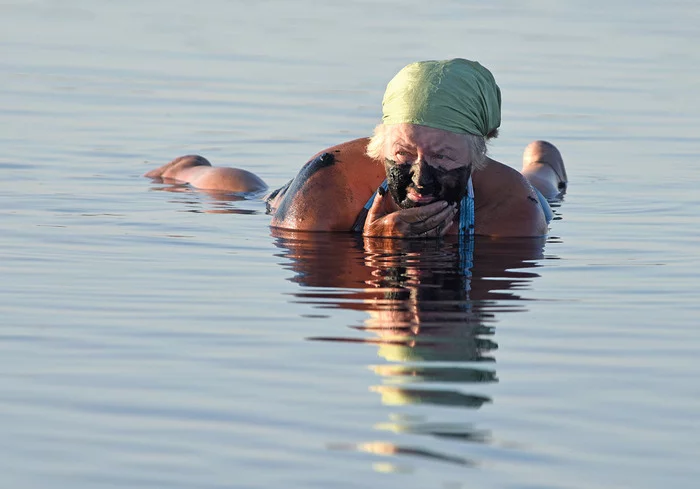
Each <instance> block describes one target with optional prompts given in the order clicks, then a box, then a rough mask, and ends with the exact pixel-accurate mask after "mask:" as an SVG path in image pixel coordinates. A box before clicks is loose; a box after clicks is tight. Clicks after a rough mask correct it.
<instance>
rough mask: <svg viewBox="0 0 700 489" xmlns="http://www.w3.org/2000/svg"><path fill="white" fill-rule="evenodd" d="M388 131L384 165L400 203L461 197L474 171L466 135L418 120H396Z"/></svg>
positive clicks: (458, 198)
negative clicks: (416, 122) (416, 121)
mask: <svg viewBox="0 0 700 489" xmlns="http://www.w3.org/2000/svg"><path fill="white" fill-rule="evenodd" d="M386 131H387V133H386V139H385V143H384V144H385V146H384V168H385V170H386V176H387V181H388V184H389V192H390V193H391V196H392V197H393V198H394V201H395V202H396V204H397V205H398V206H399V207H402V208H404V209H408V208H410V207H416V206H420V205H426V204H429V203H431V202H435V201H438V200H445V201H447V202H448V203H450V204H452V203H455V202H459V201H460V200H462V197H464V194H465V192H466V187H467V181H468V180H469V175H470V173H471V161H470V160H469V154H470V152H469V147H468V143H467V139H466V138H465V137H463V136H462V135H460V134H455V133H452V132H449V131H444V130H442V129H433V128H432V127H427V126H418V125H415V124H396V125H392V126H388V127H387V128H386Z"/></svg>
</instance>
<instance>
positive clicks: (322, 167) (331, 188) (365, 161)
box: [272, 138, 384, 231]
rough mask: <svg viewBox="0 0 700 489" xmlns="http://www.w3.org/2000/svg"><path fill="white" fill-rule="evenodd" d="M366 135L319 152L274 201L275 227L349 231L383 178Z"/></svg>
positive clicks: (273, 221) (382, 170)
mask: <svg viewBox="0 0 700 489" xmlns="http://www.w3.org/2000/svg"><path fill="white" fill-rule="evenodd" d="M367 142H368V139H367V138H361V139H354V140H352V141H347V142H345V143H341V144H338V145H336V146H331V147H329V148H326V149H324V150H323V151H320V152H318V153H316V155H314V156H313V157H312V158H311V159H310V160H309V161H308V162H307V163H306V164H305V165H304V166H302V168H301V169H300V170H299V172H298V173H297V175H296V176H295V177H294V179H293V180H292V182H290V184H289V185H288V186H287V188H286V190H285V191H284V194H281V195H278V196H277V197H276V198H275V202H274V206H273V207H274V208H275V209H274V212H273V216H272V226H274V227H280V228H287V229H297V230H307V231H349V230H350V228H351V227H352V225H353V223H354V220H355V218H356V217H357V215H358V213H359V212H360V210H362V208H363V206H364V204H365V202H366V201H367V199H369V198H370V197H371V196H372V194H373V193H374V191H375V190H376V189H377V187H378V186H379V185H380V184H381V182H382V181H383V179H384V169H383V168H382V165H381V164H379V163H378V162H377V161H375V160H372V159H371V158H370V157H369V156H367V155H366V153H365V151H366V147H367Z"/></svg>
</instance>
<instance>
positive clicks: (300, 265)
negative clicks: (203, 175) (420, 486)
mask: <svg viewBox="0 0 700 489" xmlns="http://www.w3.org/2000/svg"><path fill="white" fill-rule="evenodd" d="M273 235H274V236H275V237H276V244H277V246H278V247H279V248H280V249H281V250H282V253H281V254H280V256H282V257H284V258H286V259H288V260H289V261H288V262H287V263H288V266H289V268H290V269H291V270H293V271H294V276H293V278H292V280H293V281H295V282H297V283H299V284H300V285H301V289H300V290H299V291H298V292H297V293H296V294H295V297H296V300H298V301H300V302H303V303H307V304H314V305H316V306H317V307H319V308H324V309H333V308H342V309H352V310H361V311H365V312H366V314H367V317H366V318H365V320H364V321H363V323H362V324H360V325H349V327H348V329H347V330H346V331H332V332H329V335H328V336H319V337H313V338H309V340H313V341H336V342H347V343H364V344H368V345H375V346H376V348H377V355H378V357H379V358H380V359H383V360H384V362H383V363H378V364H376V365H370V366H369V368H370V369H371V370H372V371H373V372H374V373H376V374H377V376H378V378H379V379H378V380H379V382H378V383H377V385H371V386H369V389H370V391H371V392H376V393H377V394H378V395H379V396H380V398H381V402H382V404H384V405H385V406H391V407H392V409H405V408H407V407H408V406H417V405H421V406H423V407H424V408H427V409H428V412H429V413H430V415H431V416H440V417H441V419H440V420H439V421H437V422H435V421H428V420H426V419H425V417H424V416H419V417H415V416H406V415H405V414H401V413H390V414H389V421H388V422H379V423H376V424H375V425H374V429H375V430H377V431H381V432H385V433H391V434H393V435H395V436H399V437H402V439H403V438H405V437H408V436H413V435H417V436H426V435H427V436H431V437H435V438H440V439H446V440H452V441H458V442H467V443H488V442H489V439H490V433H489V431H488V430H483V429H477V428H475V427H474V426H472V425H471V424H465V423H464V422H463V419H464V416H463V415H461V416H460V419H461V421H459V422H451V421H449V417H444V418H442V416H443V415H444V414H445V413H449V412H450V410H465V409H467V410H472V409H479V408H481V407H482V406H484V405H485V404H488V403H490V402H492V399H491V397H489V396H488V395H486V394H485V393H484V392H483V390H485V389H483V388H480V387H479V386H485V385H486V384H489V383H495V382H498V377H497V375H496V370H495V361H496V360H495V356H494V353H495V351H496V349H497V348H498V345H497V344H496V342H495V341H494V334H495V329H494V324H495V322H496V320H497V316H498V314H503V313H506V312H518V311H524V310H525V306H524V302H522V300H521V298H520V297H519V296H518V294H517V293H516V291H517V290H519V289H523V288H525V287H527V286H528V285H529V283H530V282H531V280H532V279H533V278H534V277H537V274H536V273H535V272H534V271H533V270H532V269H533V268H535V267H537V263H536V260H539V259H541V258H542V257H543V255H542V251H543V246H544V240H533V239H527V240H494V239H488V238H476V239H475V240H474V241H472V242H468V243H460V242H459V241H458V240H457V239H446V240H444V241H435V240H425V241H423V240H405V241H404V240H393V239H368V238H364V239H363V238H360V237H356V236H351V235H331V234H328V233H315V234H314V233H298V232H285V231H280V230H274V231H273ZM287 263H285V265H287ZM505 301H507V302H505ZM358 332H359V333H360V334H362V335H363V336H361V337H358V335H357V334H358ZM480 391H481V392H480ZM424 411H425V409H424ZM329 448H331V449H342V450H355V451H361V452H367V453H373V454H381V455H413V456H419V457H422V458H428V459H433V460H440V461H444V462H449V463H454V464H459V465H465V466H471V465H473V464H474V463H473V462H472V461H471V460H469V459H468V458H466V457H463V456H462V455H455V454H449V453H442V452H440V451H435V450H431V449H428V448H425V447H416V446H414V444H404V443H403V442H401V443H393V442H389V441H371V442H361V443H342V444H331V445H329ZM380 467H384V469H386V468H387V466H386V464H384V465H381V466H380ZM392 467H393V466H392ZM384 469H381V470H384Z"/></svg>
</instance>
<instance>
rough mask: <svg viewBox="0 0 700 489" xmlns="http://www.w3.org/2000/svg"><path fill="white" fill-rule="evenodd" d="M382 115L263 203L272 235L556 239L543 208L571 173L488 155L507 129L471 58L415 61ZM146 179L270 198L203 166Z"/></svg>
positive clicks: (244, 179) (198, 160)
mask: <svg viewBox="0 0 700 489" xmlns="http://www.w3.org/2000/svg"><path fill="white" fill-rule="evenodd" d="M382 109H383V118H382V123H381V124H379V125H378V126H377V127H376V128H375V130H374V135H373V136H372V137H371V138H363V139H356V140H354V141H349V142H346V143H342V144H340V145H338V146H334V147H332V148H328V149H326V150H324V151H322V152H321V153H319V154H317V155H316V156H314V157H313V158H312V159H311V160H310V161H309V162H308V163H306V165H304V167H302V169H301V170H300V171H299V173H298V174H297V176H296V177H295V178H294V179H293V180H291V181H290V182H289V183H288V184H287V185H285V186H284V187H282V188H281V189H278V190H275V191H274V192H272V193H271V194H269V195H268V196H267V197H266V199H267V202H268V205H269V208H270V213H271V215H272V222H271V225H272V226H273V227H278V228H285V229H291V230H297V231H355V232H358V233H362V234H363V235H364V236H376V237H397V238H434V237H440V236H444V235H447V234H459V235H463V236H468V235H474V234H478V235H486V236H502V237H509V236H510V237H513V236H521V237H524V236H543V235H545V234H546V233H547V224H548V221H549V219H550V218H551V210H550V209H549V206H548V204H547V201H546V199H553V198H557V197H559V196H561V195H562V194H563V193H564V191H565V190H566V186H567V183H568V182H567V177H566V170H565V168H564V163H563V161H562V158H561V155H560V153H559V151H558V150H557V148H556V147H554V146H553V145H552V144H550V143H547V142H545V141H535V142H533V143H531V144H530V145H529V146H528V147H527V148H526V149H525V153H524V155H523V168H522V173H520V172H517V171H516V170H514V169H512V168H510V167H509V166H507V165H504V164H502V163H499V162H497V161H495V160H493V159H491V158H489V157H488V156H486V142H487V141H488V140H489V139H491V138H494V137H496V136H497V135H498V127H499V126H500V124H501V92H500V89H499V88H498V85H496V82H495V80H494V78H493V75H492V74H491V72H490V71H489V70H487V69H486V68H484V67H483V66H482V65H480V64H479V63H477V62H474V61H468V60H465V59H451V60H446V61H422V62H418V63H412V64H410V65H408V66H406V67H405V68H403V69H402V70H401V71H400V72H399V73H398V74H397V75H396V76H395V77H394V78H393V79H392V80H391V81H390V82H389V84H388V86H387V89H386V92H385V94H384V99H383V101H382ZM145 176H146V177H150V178H155V179H161V180H163V181H174V182H185V183H189V184H190V185H192V186H194V187H196V188H200V189H207V190H215V191H222V192H232V193H234V192H236V193H238V192H240V193H244V192H256V191H262V190H264V189H266V188H267V186H266V185H265V182H263V181H262V180H261V179H260V178H259V177H257V176H256V175H254V174H253V173H250V172H248V171H246V170H242V169H238V168H224V167H213V166H211V164H210V163H209V162H208V161H207V160H206V159H205V158H202V157H201V156H183V157H180V158H177V159H175V160H173V161H172V162H170V163H168V164H167V165H164V166H162V167H161V168H158V169H156V170H153V171H151V172H148V173H147V174H146V175H145Z"/></svg>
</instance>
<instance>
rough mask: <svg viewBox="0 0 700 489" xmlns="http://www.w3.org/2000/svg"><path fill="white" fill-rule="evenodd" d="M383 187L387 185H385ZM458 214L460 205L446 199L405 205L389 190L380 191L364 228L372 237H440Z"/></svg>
mask: <svg viewBox="0 0 700 489" xmlns="http://www.w3.org/2000/svg"><path fill="white" fill-rule="evenodd" d="M382 190H383V189H382ZM456 215H457V206H456V205H454V204H453V205H449V204H448V203H447V202H445V201H444V200H440V201H437V202H431V203H430V204H427V205H424V206H420V207H412V208H410V209H401V208H400V207H398V206H397V205H396V204H395V203H394V201H393V199H392V198H391V196H390V195H387V194H386V192H382V191H380V192H378V193H377V195H376V196H375V198H374V202H373V204H372V207H371V208H370V210H369V212H368V213H367V219H366V220H365V226H364V229H363V232H362V235H363V236H368V237H389V238H437V237H440V236H444V235H445V233H447V230H448V229H449V228H450V226H451V225H452V222H453V221H454V218H455V216H456Z"/></svg>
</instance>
